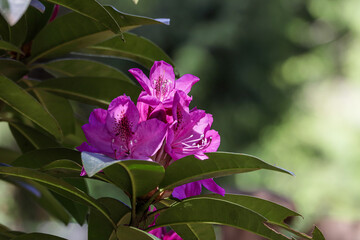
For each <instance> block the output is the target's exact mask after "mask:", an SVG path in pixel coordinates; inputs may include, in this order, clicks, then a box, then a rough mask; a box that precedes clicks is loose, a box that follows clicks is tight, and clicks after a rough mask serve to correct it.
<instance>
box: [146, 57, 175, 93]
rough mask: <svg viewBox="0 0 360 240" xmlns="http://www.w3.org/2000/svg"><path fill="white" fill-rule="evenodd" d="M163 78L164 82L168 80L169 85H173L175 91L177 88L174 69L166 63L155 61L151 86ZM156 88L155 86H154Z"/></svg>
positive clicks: (151, 73)
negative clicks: (175, 87)
mask: <svg viewBox="0 0 360 240" xmlns="http://www.w3.org/2000/svg"><path fill="white" fill-rule="evenodd" d="M159 78H162V79H164V80H168V81H169V84H171V86H172V88H171V89H174V86H175V74H174V68H173V67H172V66H171V65H170V64H168V63H167V62H164V61H155V62H154V65H153V66H152V67H151V70H150V81H151V84H154V80H157V79H159ZM152 86H153V87H154V85H152Z"/></svg>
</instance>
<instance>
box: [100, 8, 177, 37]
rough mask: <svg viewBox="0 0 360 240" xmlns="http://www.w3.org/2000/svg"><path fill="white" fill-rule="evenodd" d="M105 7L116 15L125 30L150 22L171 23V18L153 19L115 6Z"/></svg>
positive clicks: (115, 17)
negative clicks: (122, 10) (120, 9)
mask: <svg viewBox="0 0 360 240" xmlns="http://www.w3.org/2000/svg"><path fill="white" fill-rule="evenodd" d="M105 9H106V10H107V11H108V12H109V13H110V14H111V15H112V16H113V17H114V19H115V20H116V21H117V23H118V24H119V25H120V27H121V30H122V31H123V32H126V31H129V30H131V29H134V28H137V27H140V26H143V25H150V24H165V25H169V24H170V19H167V18H159V19H153V18H148V17H143V16H136V15H131V14H127V13H123V12H120V11H118V10H117V9H116V8H114V7H113V6H106V7H105Z"/></svg>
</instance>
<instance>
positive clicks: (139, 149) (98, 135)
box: [77, 95, 167, 160]
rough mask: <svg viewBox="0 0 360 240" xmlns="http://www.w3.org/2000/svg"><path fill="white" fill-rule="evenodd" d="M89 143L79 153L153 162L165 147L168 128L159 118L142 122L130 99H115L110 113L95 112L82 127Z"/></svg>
mask: <svg viewBox="0 0 360 240" xmlns="http://www.w3.org/2000/svg"><path fill="white" fill-rule="evenodd" d="M82 129H83V131H84V133H85V136H86V139H87V142H84V143H83V144H81V146H79V147H77V149H78V150H79V151H87V152H95V153H102V154H105V155H107V156H109V157H111V158H113V159H140V160H151V156H153V155H154V154H155V153H156V152H157V151H158V150H159V148H160V147H161V146H162V144H163V141H164V138H165V135H166V132H167V125H166V124H165V123H163V122H161V121H159V120H157V119H150V120H147V121H143V122H139V112H138V110H137V108H136V106H135V104H134V103H133V102H132V101H131V100H130V98H129V97H127V96H125V95H124V96H120V97H117V98H115V99H114V100H113V101H112V102H111V103H110V105H109V108H108V110H104V109H95V110H94V111H93V112H92V113H91V115H90V118H89V123H88V124H85V125H84V126H83V127H82Z"/></svg>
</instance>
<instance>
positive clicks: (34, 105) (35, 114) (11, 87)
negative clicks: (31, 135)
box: [0, 76, 62, 139]
mask: <svg viewBox="0 0 360 240" xmlns="http://www.w3.org/2000/svg"><path fill="white" fill-rule="evenodd" d="M0 100H2V101H3V102H5V103H6V104H8V105H9V106H10V107H12V108H13V109H15V110H16V111H18V112H19V113H20V114H22V115H23V116H25V117H27V118H29V119H30V120H32V121H33V122H34V123H36V124H38V125H39V126H40V127H42V128H43V129H45V130H46V131H48V132H49V133H50V134H52V135H53V136H55V137H56V138H57V139H60V138H61V137H62V134H61V129H60V128H59V126H58V124H57V122H56V120H55V119H54V118H53V117H52V116H51V115H50V114H49V112H47V111H46V110H45V109H44V108H43V106H41V104H40V103H39V102H38V101H36V100H35V99H34V98H33V97H32V96H31V95H30V94H29V93H27V92H26V91H25V90H24V89H22V88H21V87H19V86H18V85H17V84H16V83H14V82H12V81H11V80H9V79H8V78H5V77H2V76H0Z"/></svg>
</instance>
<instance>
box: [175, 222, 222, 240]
mask: <svg viewBox="0 0 360 240" xmlns="http://www.w3.org/2000/svg"><path fill="white" fill-rule="evenodd" d="M171 228H172V229H173V230H174V231H175V232H176V233H177V234H178V235H179V236H180V237H181V238H182V239H186V240H216V235H215V231H214V227H213V226H212V225H210V224H201V223H190V224H179V225H172V226H171Z"/></svg>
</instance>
